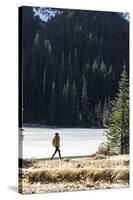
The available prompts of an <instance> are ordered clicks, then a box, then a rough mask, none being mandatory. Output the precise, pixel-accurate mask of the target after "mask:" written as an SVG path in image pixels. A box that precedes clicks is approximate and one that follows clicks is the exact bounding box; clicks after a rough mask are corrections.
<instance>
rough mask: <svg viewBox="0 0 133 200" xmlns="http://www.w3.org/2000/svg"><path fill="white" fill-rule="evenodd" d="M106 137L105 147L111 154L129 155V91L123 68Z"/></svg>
mask: <svg viewBox="0 0 133 200" xmlns="http://www.w3.org/2000/svg"><path fill="white" fill-rule="evenodd" d="M106 136H107V146H108V147H109V149H110V151H111V152H113V153H114V152H115V153H120V154H125V153H129V91H128V78H127V72H126V67H125V66H124V67H123V72H122V74H121V79H120V81H119V92H118V94H117V96H116V98H115V99H114V101H113V102H112V110H111V113H110V118H109V130H108V131H107V132H106Z"/></svg>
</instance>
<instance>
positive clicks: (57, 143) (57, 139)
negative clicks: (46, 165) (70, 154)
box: [51, 133, 62, 160]
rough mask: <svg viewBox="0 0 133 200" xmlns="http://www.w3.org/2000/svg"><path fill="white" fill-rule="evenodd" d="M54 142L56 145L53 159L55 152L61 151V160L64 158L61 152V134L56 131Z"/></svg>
mask: <svg viewBox="0 0 133 200" xmlns="http://www.w3.org/2000/svg"><path fill="white" fill-rule="evenodd" d="M52 144H53V146H54V147H55V152H54V154H53V155H52V158H51V160H52V159H53V157H54V156H55V154H56V153H57V151H58V153H59V157H60V160H62V158H61V153H60V136H59V133H55V136H54V138H53V140H52Z"/></svg>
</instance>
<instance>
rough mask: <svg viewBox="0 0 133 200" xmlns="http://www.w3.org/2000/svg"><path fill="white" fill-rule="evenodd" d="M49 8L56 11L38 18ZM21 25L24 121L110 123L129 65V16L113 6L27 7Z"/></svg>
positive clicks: (82, 123)
mask: <svg viewBox="0 0 133 200" xmlns="http://www.w3.org/2000/svg"><path fill="white" fill-rule="evenodd" d="M37 11H38V12H39V13H40V14H39V15H37V14H36V12H37ZM48 11H50V12H51V13H54V16H51V17H49V19H48V20H47V21H45V20H42V19H40V18H41V17H40V16H44V18H45V17H47V15H48V14H49V13H50V12H48ZM22 27H23V29H22V60H23V62H22V69H23V71H22V72H23V73H22V74H23V76H22V78H23V108H22V111H23V122H24V123H38V124H44V125H57V126H65V127H73V126H78V127H104V126H106V124H107V123H108V113H109V111H110V107H111V104H110V102H111V101H112V100H113V99H114V98H115V96H116V94H117V92H118V81H119V80H120V74H121V73H122V70H123V69H122V66H123V64H124V63H125V65H126V66H127V72H128V69H129V21H128V20H126V19H124V18H123V16H122V15H121V14H120V13H115V12H101V11H100V12H98V11H81V10H70V9H69V10H68V9H65V10H62V9H40V8H34V9H33V8H32V7H24V8H23V10H22Z"/></svg>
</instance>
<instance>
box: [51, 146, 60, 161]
mask: <svg viewBox="0 0 133 200" xmlns="http://www.w3.org/2000/svg"><path fill="white" fill-rule="evenodd" d="M57 151H58V153H59V157H60V159H62V158H61V153H60V149H59V147H55V152H54V154H53V155H52V158H51V160H52V159H53V157H54V156H55V154H56V153H57Z"/></svg>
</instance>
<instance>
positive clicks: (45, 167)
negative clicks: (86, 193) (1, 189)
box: [19, 155, 129, 194]
mask: <svg viewBox="0 0 133 200" xmlns="http://www.w3.org/2000/svg"><path fill="white" fill-rule="evenodd" d="M19 177H20V178H19V188H20V189H19V191H20V192H21V193H25V194H27V193H42V192H59V191H77V190H89V189H106V188H121V187H128V186H129V155H118V156H103V155H94V156H91V157H84V158H83V157H82V158H73V159H70V158H67V159H64V160H62V161H60V160H58V159H55V160H45V159H39V160H38V159H30V160H28V159H26V160H23V168H20V169H19Z"/></svg>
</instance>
